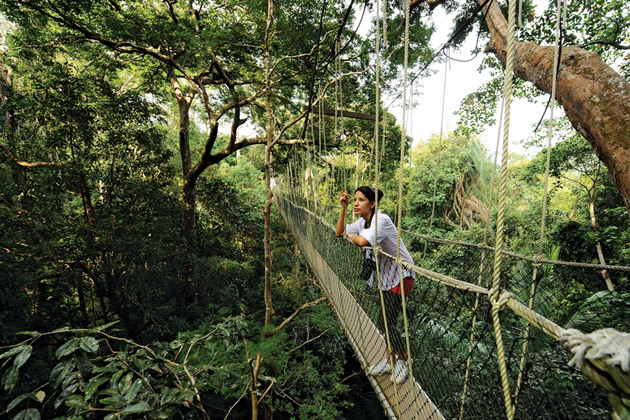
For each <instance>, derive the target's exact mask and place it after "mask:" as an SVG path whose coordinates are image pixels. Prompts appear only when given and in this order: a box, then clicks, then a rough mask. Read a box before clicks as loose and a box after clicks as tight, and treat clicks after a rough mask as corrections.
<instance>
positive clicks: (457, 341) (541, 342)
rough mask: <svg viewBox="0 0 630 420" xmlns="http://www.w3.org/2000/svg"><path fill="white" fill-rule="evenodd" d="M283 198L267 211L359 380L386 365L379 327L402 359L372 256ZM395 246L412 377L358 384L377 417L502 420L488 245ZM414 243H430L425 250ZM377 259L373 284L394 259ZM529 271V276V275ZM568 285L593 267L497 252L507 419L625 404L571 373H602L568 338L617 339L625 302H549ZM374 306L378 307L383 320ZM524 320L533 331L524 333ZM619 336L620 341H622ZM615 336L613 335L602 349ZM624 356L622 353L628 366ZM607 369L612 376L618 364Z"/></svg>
mask: <svg viewBox="0 0 630 420" xmlns="http://www.w3.org/2000/svg"><path fill="white" fill-rule="evenodd" d="M285 191H291V192H292V193H288V192H286V193H281V192H280V191H279V190H278V189H276V192H275V196H276V205H277V207H278V209H279V211H280V213H281V215H282V217H283V218H284V220H285V221H286V222H287V224H288V225H289V227H290V229H291V230H292V232H293V234H294V236H295V238H296V240H297V242H298V244H299V245H300V248H301V249H302V252H303V253H304V255H305V256H306V258H307V259H308V261H309V263H310V266H311V268H312V270H313V272H314V274H315V275H316V277H317V278H318V280H319V282H320V284H321V286H322V289H323V291H324V293H325V294H326V295H327V296H328V297H329V298H330V303H331V305H332V307H333V309H334V311H335V312H336V314H337V316H338V317H339V319H340V322H341V325H342V327H343V329H344V331H345V333H346V335H347V337H348V339H349V340H350V342H351V344H352V346H353V347H354V350H355V352H356V354H357V357H358V358H359V360H360V361H361V363H362V364H363V366H364V367H365V368H366V372H367V373H369V369H368V367H370V366H374V365H375V364H378V363H379V362H380V361H382V360H384V359H386V358H387V354H388V353H387V350H386V349H387V337H385V332H384V331H385V330H386V329H385V328H383V327H384V324H385V323H387V326H388V327H389V328H387V330H388V335H389V339H390V343H391V344H390V346H391V349H392V351H394V352H399V351H406V350H404V349H405V347H404V346H405V341H406V338H407V337H406V336H405V333H404V332H405V328H404V326H403V319H402V315H401V313H400V312H401V310H400V308H401V307H400V303H399V302H395V301H392V299H391V298H385V297H383V298H381V297H380V293H379V289H378V285H379V282H378V281H374V278H373V276H374V274H372V272H374V273H376V270H375V267H369V266H368V264H366V252H368V253H369V252H373V251H374V250H372V249H370V248H360V247H357V246H356V245H354V244H352V243H351V242H350V241H348V240H346V239H344V238H337V237H335V234H334V228H333V227H332V225H330V224H329V223H328V222H327V220H334V219H335V218H336V216H335V214H334V212H333V211H332V209H331V212H330V214H326V213H322V212H321V209H323V208H325V206H322V205H321V204H320V205H319V206H318V208H319V209H320V212H319V213H318V214H315V213H314V212H313V209H315V206H314V204H313V202H312V201H308V200H306V199H304V198H303V195H298V194H295V191H296V190H295V189H287V190H285ZM336 210H337V212H338V207H337V208H336ZM403 240H404V242H405V243H406V244H407V248H408V249H409V251H410V252H411V254H412V256H413V258H414V261H415V263H416V265H415V266H411V265H409V264H407V263H405V262H404V261H399V263H398V264H399V265H402V266H404V267H405V268H410V269H412V270H414V271H415V272H416V273H417V275H416V280H415V285H414V286H413V288H412V289H411V291H410V293H409V294H408V295H407V296H406V298H405V307H406V310H407V316H406V317H407V320H408V326H407V331H408V334H409V337H408V338H409V343H410V355H409V356H410V357H411V358H412V359H411V361H412V363H411V365H412V366H413V372H411V373H410V374H409V377H408V378H407V379H406V380H404V381H402V382H401V383H398V384H395V383H394V382H395V381H394V379H395V378H394V377H393V376H392V374H391V373H390V372H385V373H383V374H381V375H376V376H374V377H371V376H369V377H370V380H371V381H372V384H373V386H374V388H375V390H376V392H377V394H378V395H379V398H381V400H382V402H383V406H384V407H385V408H386V410H387V413H388V414H389V416H390V418H394V417H396V418H399V419H406V418H409V419H416V418H418V419H461V420H463V419H499V418H501V419H503V418H505V417H506V404H505V395H504V388H503V385H502V378H501V374H500V372H499V363H497V360H498V351H497V345H496V341H495V332H494V327H493V318H492V303H491V302H492V300H491V299H490V298H489V297H490V292H491V288H492V279H493V259H494V251H493V249H492V248H490V247H488V246H485V245H478V244H466V243H460V242H455V241H445V240H439V239H432V238H428V237H426V236H422V235H415V234H412V233H409V232H404V231H403ZM425 241H428V242H429V246H428V251H427V252H426V254H425V253H424V252H423V251H424V248H425V243H426V242H425ZM380 253H381V255H380V256H379V258H378V259H377V260H378V261H379V265H380V266H379V269H380V270H379V271H380V273H381V274H380V275H381V276H382V275H384V274H383V273H387V270H395V269H396V261H395V255H389V256H388V255H387V254H383V253H382V251H380ZM423 254H425V257H424V258H423ZM534 269H536V270H537V275H536V276H532V273H533V271H534ZM620 269H621V271H614V270H611V275H612V276H615V275H618V276H623V275H626V271H625V270H626V269H627V267H620ZM577 279H579V281H580V282H581V283H582V284H600V283H601V267H600V266H598V265H595V264H593V265H590V266H589V265H588V264H583V265H578V266H575V265H570V264H564V265H562V264H554V263H553V262H552V261H549V262H542V263H541V260H539V259H536V258H531V257H524V256H519V255H517V254H513V253H507V252H504V253H503V258H502V262H501V277H500V285H499V289H500V298H499V305H500V319H501V332H502V339H503V348H504V351H503V353H504V355H503V357H504V360H505V365H506V369H507V378H508V382H509V385H510V388H509V389H510V396H509V398H510V399H511V401H512V404H511V407H513V415H514V418H518V419H537V418H551V419H594V418H600V419H604V418H610V411H611V409H610V403H611V402H612V403H613V406H614V405H615V403H614V401H613V400H615V399H617V400H619V401H622V400H623V398H627V397H624V396H623V395H624V393H623V389H624V386H627V382H628V380H627V379H623V378H622V379H619V377H615V378H613V379H611V378H612V377H614V376H615V375H614V373H613V374H612V376H611V374H603V376H602V377H605V378H607V379H605V380H604V382H606V380H609V381H608V382H609V383H605V384H604V385H602V383H601V382H602V381H601V380H598V379H594V381H595V382H596V383H598V384H599V385H602V386H604V388H605V391H604V390H603V389H602V388H601V387H598V386H597V385H595V384H594V383H593V382H592V381H591V380H590V379H589V378H587V377H586V376H585V375H584V374H582V373H581V372H580V371H579V370H578V369H577V368H576V367H575V366H579V367H580V368H582V370H583V371H584V372H586V370H585V369H584V363H586V364H588V363H589V362H588V360H590V362H591V363H592V366H591V365H589V366H591V368H592V369H591V370H597V368H602V366H601V365H598V363H597V362H595V361H594V358H591V357H589V356H588V351H587V350H588V349H586V348H585V347H584V343H586V342H588V339H587V338H584V337H585V336H584V335H583V334H581V333H580V332H579V331H577V330H580V331H581V332H582V333H591V332H592V331H594V330H598V329H601V328H604V327H609V328H614V329H616V330H620V331H627V330H628V326H629V325H628V324H630V316H623V314H626V315H630V307H628V306H626V302H628V300H627V299H619V295H614V294H612V293H611V292H608V291H607V290H606V291H596V292H594V293H592V295H591V296H590V297H588V298H586V299H584V300H583V301H582V303H581V304H580V305H579V306H574V304H571V303H569V301H568V300H564V299H562V298H559V297H558V296H567V295H569V294H571V293H576V291H575V290H573V288H574V285H575V284H576V283H575V281H574V280H577ZM533 282H534V283H535V284H532V283H533ZM532 291H533V292H532ZM582 292H584V291H582ZM532 293H533V295H532ZM381 299H383V303H384V304H385V307H386V316H385V318H386V319H387V321H386V322H384V321H383V315H382V311H381ZM612 306H615V308H614V310H611V308H612ZM611 314H614V316H613V315H611ZM528 322H529V323H531V325H532V327H530V328H529V331H527V327H526V325H527V323H528ZM574 329H577V330H574ZM606 331H613V330H606ZM615 333H616V331H615ZM611 334H612V332H611ZM616 334H623V333H616ZM605 335H606V334H605ZM625 336H627V334H626V335H624V336H623V337H622V339H627V337H625ZM615 337H618V336H615ZM614 340H617V342H618V341H619V340H620V339H616V338H615V339H612V340H611V341H614ZM524 342H526V343H527V345H524ZM561 343H563V344H564V345H565V348H566V350H565V348H563V345H562V344H561ZM571 343H573V344H571ZM580 345H582V347H581V349H582V350H585V349H586V350H585V351H584V352H582V353H583V354H578V353H580V351H578V350H576V349H577V348H578V347H579V346H580ZM591 347H596V344H593V345H592V346H591ZM591 347H589V348H591ZM524 350H525V354H524V353H523V351H524ZM567 350H571V351H572V352H573V353H574V356H575V355H576V356H575V357H574V358H573V359H572V360H571V364H572V365H573V366H570V365H569V364H568V362H569V360H570V359H571V354H570V353H568V352H567ZM600 350H601V349H600ZM621 352H622V353H624V351H623V350H622V351H621ZM627 352H628V351H627V350H625V353H627ZM599 353H600V354H599V357H600V358H602V357H603V358H604V359H606V358H607V359H606V360H610V359H611V358H615V357H618V358H619V357H620V356H618V355H617V356H614V351H613V350H608V351H607V352H606V351H604V352H603V353H602V351H600V352H599ZM625 353H624V355H623V357H625V358H626V360H627V354H625ZM591 355H592V354H591ZM578 359H579V360H578ZM591 359H593V360H591ZM617 361H618V360H617ZM604 364H605V363H604ZM609 364H610V365H611V366H612V365H614V363H609ZM616 365H617V368H618V366H619V365H620V363H617V364H616ZM621 366H622V368H623V362H621ZM614 367H615V366H613V368H614ZM602 370H604V369H602ZM618 370H619V369H618ZM622 370H623V369H622ZM626 370H627V369H626ZM587 374H588V373H587ZM606 375H608V376H606ZM589 376H591V375H589ZM618 376H619V375H618ZM626 376H627V374H626ZM617 379H619V380H617ZM615 380H617V382H615ZM624 381H625V385H624ZM606 387H608V388H606ZM626 395H627V394H626ZM607 397H608V398H607ZM620 404H621V405H623V404H624V403H623V402H622V403H620ZM509 416H510V415H509V414H508V417H509ZM617 418H624V417H617Z"/></svg>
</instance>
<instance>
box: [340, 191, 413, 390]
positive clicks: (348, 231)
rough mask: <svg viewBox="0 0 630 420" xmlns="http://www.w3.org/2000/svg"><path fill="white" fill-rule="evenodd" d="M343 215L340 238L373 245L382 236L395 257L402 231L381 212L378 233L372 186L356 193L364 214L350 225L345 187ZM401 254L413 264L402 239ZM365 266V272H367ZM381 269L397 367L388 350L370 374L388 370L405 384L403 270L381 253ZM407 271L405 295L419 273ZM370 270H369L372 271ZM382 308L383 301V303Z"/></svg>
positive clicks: (369, 261) (357, 208)
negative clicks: (401, 328)
mask: <svg viewBox="0 0 630 420" xmlns="http://www.w3.org/2000/svg"><path fill="white" fill-rule="evenodd" d="M382 197H383V192H382V191H380V190H379V191H378V200H379V202H380V200H381V198H382ZM339 201H340V202H341V214H340V215H339V220H337V229H336V235H337V236H338V237H342V236H346V237H348V238H349V239H350V240H351V241H352V243H354V244H355V245H358V246H370V247H373V246H374V245H375V241H376V239H378V245H379V247H381V249H382V250H383V252H385V253H387V254H389V255H392V256H395V255H396V248H397V244H398V231H397V230H396V226H395V225H394V223H393V222H392V219H390V218H389V216H387V215H386V214H383V213H381V211H380V210H379V212H378V235H376V220H374V214H375V208H376V193H375V191H374V189H373V188H371V187H359V188H357V189H356V191H355V192H354V205H353V212H354V214H355V215H357V216H361V217H360V219H358V220H357V221H356V222H354V223H352V224H349V225H346V211H347V208H348V203H349V202H350V197H349V196H348V192H347V191H346V190H345V189H344V190H343V191H342V192H341V199H340V200H339ZM400 257H401V258H402V259H404V260H405V261H407V262H409V263H411V264H413V259H412V258H411V255H410V254H409V251H407V248H406V247H405V244H404V243H403V242H402V239H401V241H400ZM365 258H366V261H365V263H366V267H368V266H370V265H371V266H372V267H375V264H374V263H373V261H374V260H375V259H374V253H373V252H372V251H371V250H366V254H365ZM366 267H364V273H365V271H366ZM379 269H380V270H379V271H380V276H381V281H380V285H381V289H382V290H383V301H384V303H385V310H386V315H387V317H386V318H387V330H388V331H389V337H390V341H391V345H392V349H391V354H392V355H393V356H394V357H393V361H394V369H392V366H391V365H390V363H389V358H390V357H389V356H390V351H389V349H387V354H386V356H385V359H384V360H382V361H381V362H380V363H378V364H376V365H374V366H370V367H369V368H368V374H369V375H372V376H379V375H383V374H385V373H389V372H392V370H393V372H392V381H393V382H396V383H397V384H401V383H403V382H404V381H405V379H407V376H408V375H409V368H408V366H407V359H408V357H407V352H406V350H405V342H404V340H403V339H402V337H401V336H400V333H399V332H398V329H397V327H396V324H397V323H398V316H399V315H400V312H401V310H402V296H401V294H402V293H403V292H402V288H401V287H400V272H399V269H400V267H398V265H397V264H396V262H395V261H394V260H393V259H391V258H389V257H386V256H384V255H379ZM402 270H403V278H404V280H403V284H404V286H405V287H404V293H405V296H407V295H408V294H409V292H410V291H411V288H412V287H413V283H414V278H415V273H414V272H413V271H411V270H409V269H406V268H402ZM368 271H369V270H368ZM375 272H376V270H372V272H371V273H368V274H367V275H365V279H366V280H367V281H368V285H370V286H373V285H374V277H375V276H374V273H375ZM379 307H380V302H379ZM377 328H378V330H379V331H380V332H381V333H382V334H385V321H384V320H383V313H382V311H379V319H378V322H377Z"/></svg>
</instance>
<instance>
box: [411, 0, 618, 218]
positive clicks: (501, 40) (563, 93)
mask: <svg viewBox="0 0 630 420" xmlns="http://www.w3.org/2000/svg"><path fill="white" fill-rule="evenodd" d="M424 2H425V0H419V1H413V2H412V3H414V5H417V6H419V5H421V4H422V3H424ZM440 4H445V5H446V6H447V7H451V8H452V7H453V6H452V5H451V2H448V0H430V1H426V5H427V6H428V7H429V8H430V9H434V8H435V7H437V6H438V5H440ZM477 4H478V5H480V6H481V5H483V8H482V10H483V12H484V14H485V22H486V24H487V26H488V29H489V35H490V41H489V43H488V45H487V46H486V51H487V52H489V53H492V54H494V55H495V56H496V57H497V58H498V59H499V60H500V61H501V62H503V63H504V64H505V61H506V58H507V38H508V22H507V20H506V18H505V16H504V14H503V12H502V10H501V7H500V5H499V3H498V2H497V1H490V2H486V1H485V0H477ZM469 5H470V3H469ZM571 5H572V6H573V8H574V9H573V12H574V13H577V14H582V15H590V20H589V23H587V24H585V26H582V28H583V30H584V31H585V32H589V33H592V32H593V28H594V27H595V28H596V29H597V31H596V33H597V35H596V38H597V39H591V40H590V41H592V42H584V43H583V47H580V46H574V45H569V46H567V45H564V46H563V47H562V54H561V56H560V72H559V76H558V81H557V90H556V98H555V99H557V100H558V101H559V102H560V104H561V105H562V107H563V108H564V111H565V113H566V115H567V117H568V118H569V120H570V121H571V124H572V125H573V127H574V128H575V129H576V130H577V131H578V132H579V133H580V134H581V135H582V136H584V138H585V139H586V140H587V141H588V142H589V143H590V144H591V146H592V148H593V150H594V151H595V153H596V154H597V156H598V157H599V159H601V161H602V162H603V163H604V165H605V166H606V167H607V169H608V173H609V174H610V176H611V178H612V179H613V181H614V183H615V186H616V187H617V189H618V190H619V192H620V193H621V196H622V197H623V200H624V203H625V205H626V208H627V209H628V211H630V171H628V167H630V83H629V82H628V80H627V79H626V78H625V77H624V76H623V75H622V74H619V73H618V72H616V71H615V70H614V69H613V68H611V67H610V65H609V64H607V63H606V62H605V61H604V60H603V59H602V57H601V56H600V54H598V53H597V52H595V51H594V49H596V47H597V46H598V45H599V46H601V45H604V44H605V45H606V46H608V47H610V48H616V49H620V50H622V49H627V47H628V46H625V45H622V44H621V40H623V39H626V38H627V35H628V24H627V22H628V21H629V20H630V16H629V15H628V12H627V10H628V9H627V7H625V6H624V2H620V1H613V2H612V3H611V4H608V3H606V4H605V6H603V5H599V4H596V2H592V3H591V2H571ZM470 6H471V7H472V5H470ZM603 7H605V8H606V9H605V13H604V12H603V10H604V9H603ZM580 8H581V10H579V9H580ZM468 9H470V7H469V8H468ZM590 9H592V10H593V11H594V13H590ZM609 11H610V13H608V12H609ZM611 16H612V17H613V19H611ZM578 19H579V18H578ZM594 22H597V25H595V24H594ZM602 22H604V23H602ZM467 32H469V31H467ZM546 32H547V33H549V34H551V33H553V30H551V29H548V30H547V31H546ZM600 36H601V38H600ZM538 38H539V39H538V40H537V42H539V43H540V42H543V41H548V39H544V36H543V34H541V33H540V32H539V33H538ZM541 38H542V39H541ZM575 40H576V37H572V38H571V41H575ZM607 56H608V58H610V57H611V55H610V54H608V55H607ZM612 56H613V57H614V56H618V55H614V54H613V55H612ZM553 57H554V46H542V45H540V44H538V43H534V42H516V50H515V62H514V74H516V75H517V76H518V77H520V78H522V79H523V80H526V81H528V82H531V83H533V84H534V86H536V87H537V88H538V89H540V90H541V91H543V92H546V93H551V88H552V81H553V74H552V73H553Z"/></svg>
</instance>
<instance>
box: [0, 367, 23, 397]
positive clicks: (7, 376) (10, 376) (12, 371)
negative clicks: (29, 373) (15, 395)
mask: <svg viewBox="0 0 630 420" xmlns="http://www.w3.org/2000/svg"><path fill="white" fill-rule="evenodd" d="M19 376H20V371H19V370H18V369H17V368H16V367H15V366H11V367H10V368H9V369H7V370H6V371H5V372H4V375H2V388H3V389H4V391H5V392H6V393H7V394H10V393H11V391H13V388H15V385H16V384H17V381H18V378H19Z"/></svg>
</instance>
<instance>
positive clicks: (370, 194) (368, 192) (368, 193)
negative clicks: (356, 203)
mask: <svg viewBox="0 0 630 420" xmlns="http://www.w3.org/2000/svg"><path fill="white" fill-rule="evenodd" d="M357 191H360V192H361V194H363V195H364V196H365V198H367V199H368V200H370V203H373V202H374V201H376V192H375V190H374V188H372V187H367V186H365V185H364V186H362V187H359V188H357V189H356V190H354V192H355V193H356V192H357ZM382 199H383V191H381V190H378V201H379V202H380V201H381V200H382ZM375 211H376V206H375V207H373V208H372V216H370V221H369V222H368V223H367V225H366V226H367V227H369V226H370V225H371V224H372V218H373V217H374V212H375Z"/></svg>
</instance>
